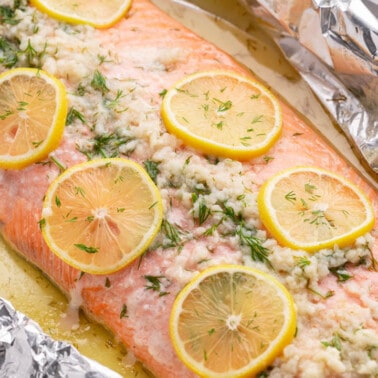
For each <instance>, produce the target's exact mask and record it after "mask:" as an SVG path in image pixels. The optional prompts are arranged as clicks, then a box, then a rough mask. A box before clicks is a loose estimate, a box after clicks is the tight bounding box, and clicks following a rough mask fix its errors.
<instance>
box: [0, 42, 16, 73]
mask: <svg viewBox="0 0 378 378" xmlns="http://www.w3.org/2000/svg"><path fill="white" fill-rule="evenodd" d="M19 51H20V49H19V47H18V45H16V43H13V42H11V41H9V40H8V39H6V38H5V37H0V64H2V65H3V66H4V67H5V68H12V67H14V66H15V65H16V64H17V62H18V54H19Z"/></svg>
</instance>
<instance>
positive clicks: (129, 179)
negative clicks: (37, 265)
mask: <svg viewBox="0 0 378 378" xmlns="http://www.w3.org/2000/svg"><path fill="white" fill-rule="evenodd" d="M162 214H163V207H162V200H161V196H160V193H159V191H158V189H157V187H156V186H155V184H154V182H153V181H152V179H151V178H150V176H149V175H148V174H147V172H146V171H145V170H144V168H143V167H142V166H141V165H139V164H138V163H135V162H134V161H132V160H128V159H124V158H109V159H95V160H91V161H88V162H85V163H81V164H77V165H75V166H73V167H71V168H68V169H67V170H66V171H64V172H63V173H62V174H61V175H59V176H58V177H57V178H56V179H55V180H54V181H53V182H52V184H51V185H50V187H49V189H48V191H47V193H46V196H45V200H44V203H43V210H42V219H41V222H40V224H41V228H42V234H43V237H44V239H45V241H46V243H47V245H48V246H49V247H50V249H51V250H52V251H53V252H54V253H55V254H56V255H57V256H58V257H60V258H61V259H62V260H64V261H65V262H66V263H68V264H70V265H71V266H73V267H75V268H77V269H80V270H81V271H83V272H87V273H92V274H107V273H112V272H115V271H117V270H119V269H121V268H123V267H124V266H126V265H127V264H129V263H130V262H132V261H133V260H134V259H136V258H137V257H138V256H140V255H141V254H142V253H143V252H144V251H145V250H146V248H147V247H148V246H149V244H150V243H151V241H152V240H153V239H154V237H155V235H156V234H157V233H158V231H159V229H160V225H161V221H162Z"/></svg>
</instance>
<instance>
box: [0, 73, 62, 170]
mask: <svg viewBox="0 0 378 378" xmlns="http://www.w3.org/2000/svg"><path fill="white" fill-rule="evenodd" d="M67 107H68V105H67V95H66V89H65V87H64V85H63V83H62V82H61V81H59V80H58V79H57V78H55V77H54V76H52V75H50V74H49V73H47V72H45V71H43V70H40V69H35V68H14V69H11V70H8V71H5V72H3V73H2V74H0V167H1V168H8V169H20V168H24V167H25V166H27V165H30V164H32V163H35V162H37V161H39V160H42V159H43V158H45V157H46V156H47V155H48V154H49V153H50V152H51V151H53V150H54V149H55V148H56V147H58V145H59V143H60V141H61V138H62V135H63V131H64V126H65V121H66V116H67Z"/></svg>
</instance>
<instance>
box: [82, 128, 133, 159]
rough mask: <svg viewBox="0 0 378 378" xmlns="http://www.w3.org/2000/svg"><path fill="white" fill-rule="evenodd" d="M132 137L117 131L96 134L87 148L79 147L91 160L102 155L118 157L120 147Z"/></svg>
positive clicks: (103, 156)
mask: <svg viewBox="0 0 378 378" xmlns="http://www.w3.org/2000/svg"><path fill="white" fill-rule="evenodd" d="M131 140H132V138H130V137H125V136H121V135H119V134H118V133H116V132H113V133H109V134H102V135H96V136H95V137H94V138H93V139H92V144H91V146H90V147H87V149H79V150H80V152H81V153H83V154H84V155H85V156H87V158H88V159H89V160H91V159H93V158H96V157H102V158H108V157H118V156H120V151H119V149H120V147H121V146H123V145H125V144H127V143H129V142H130V141H131Z"/></svg>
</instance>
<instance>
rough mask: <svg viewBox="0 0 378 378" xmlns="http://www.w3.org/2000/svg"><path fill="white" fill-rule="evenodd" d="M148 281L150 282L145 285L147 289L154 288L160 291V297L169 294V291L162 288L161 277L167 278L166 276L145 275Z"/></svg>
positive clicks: (153, 289)
mask: <svg viewBox="0 0 378 378" xmlns="http://www.w3.org/2000/svg"><path fill="white" fill-rule="evenodd" d="M143 277H144V278H145V279H146V280H147V281H148V284H147V285H146V286H145V288H146V290H152V291H156V292H158V293H159V297H162V296H165V295H167V294H169V292H168V291H163V290H161V286H162V283H161V279H163V278H164V279H166V277H165V276H151V275H145V276H143Z"/></svg>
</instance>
